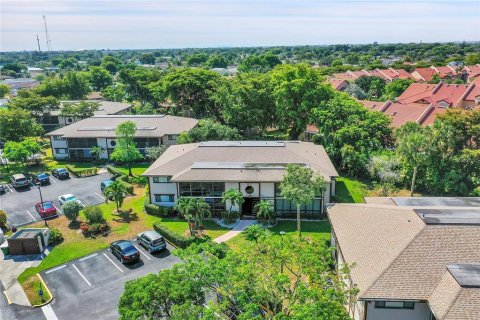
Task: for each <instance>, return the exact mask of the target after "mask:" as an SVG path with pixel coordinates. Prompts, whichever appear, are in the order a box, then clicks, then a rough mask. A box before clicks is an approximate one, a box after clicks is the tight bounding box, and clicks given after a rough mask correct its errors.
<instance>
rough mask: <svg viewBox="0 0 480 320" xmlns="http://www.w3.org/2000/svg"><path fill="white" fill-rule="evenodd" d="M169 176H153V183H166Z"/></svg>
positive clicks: (168, 180)
mask: <svg viewBox="0 0 480 320" xmlns="http://www.w3.org/2000/svg"><path fill="white" fill-rule="evenodd" d="M171 178H172V177H171V176H160V177H153V183H168V182H170V179H171Z"/></svg>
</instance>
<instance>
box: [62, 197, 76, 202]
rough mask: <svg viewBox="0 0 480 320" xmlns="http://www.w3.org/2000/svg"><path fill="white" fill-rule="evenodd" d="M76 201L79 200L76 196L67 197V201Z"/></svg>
mask: <svg viewBox="0 0 480 320" xmlns="http://www.w3.org/2000/svg"><path fill="white" fill-rule="evenodd" d="M75 200H77V198H76V197H75V196H68V197H65V201H75Z"/></svg>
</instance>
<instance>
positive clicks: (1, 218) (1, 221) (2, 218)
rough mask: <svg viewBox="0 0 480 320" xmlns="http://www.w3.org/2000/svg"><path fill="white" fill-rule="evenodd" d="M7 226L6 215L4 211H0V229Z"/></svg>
mask: <svg viewBox="0 0 480 320" xmlns="http://www.w3.org/2000/svg"><path fill="white" fill-rule="evenodd" d="M6 226H7V213H6V212H5V211H4V210H0V228H5V227H6Z"/></svg>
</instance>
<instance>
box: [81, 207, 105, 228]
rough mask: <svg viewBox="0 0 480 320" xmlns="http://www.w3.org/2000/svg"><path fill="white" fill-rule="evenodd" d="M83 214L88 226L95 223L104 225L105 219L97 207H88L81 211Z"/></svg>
mask: <svg viewBox="0 0 480 320" xmlns="http://www.w3.org/2000/svg"><path fill="white" fill-rule="evenodd" d="M83 214H84V215H85V218H86V219H87V221H88V223H89V224H95V223H105V218H104V217H103V212H102V210H101V209H100V208H99V207H96V206H88V207H85V209H83Z"/></svg>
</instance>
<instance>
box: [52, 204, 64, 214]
mask: <svg viewBox="0 0 480 320" xmlns="http://www.w3.org/2000/svg"><path fill="white" fill-rule="evenodd" d="M53 206H54V207H55V209H57V211H58V212H60V214H63V212H62V210H60V209H58V208H57V207H56V206H55V205H53Z"/></svg>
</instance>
